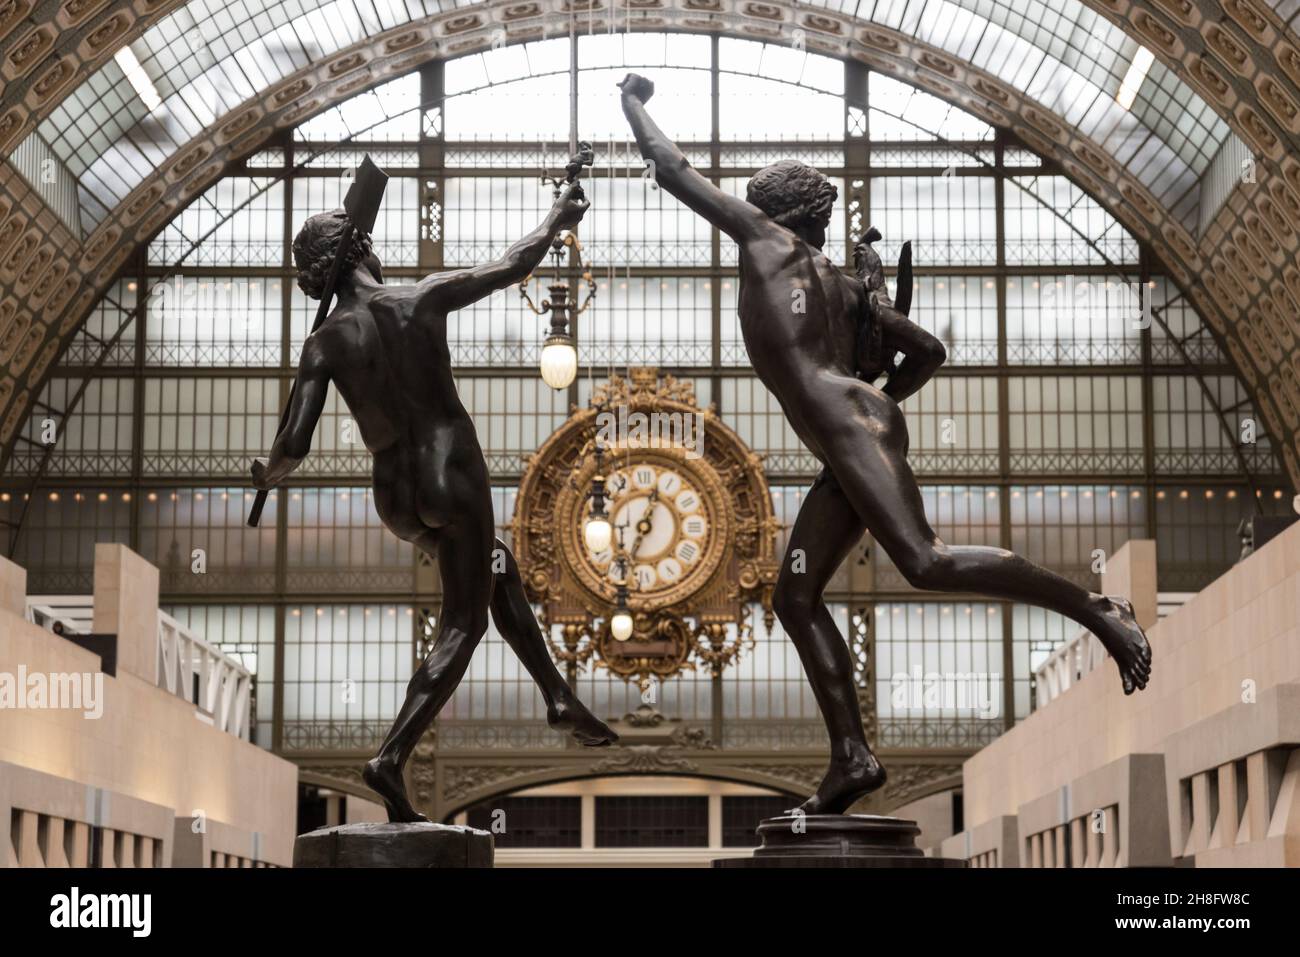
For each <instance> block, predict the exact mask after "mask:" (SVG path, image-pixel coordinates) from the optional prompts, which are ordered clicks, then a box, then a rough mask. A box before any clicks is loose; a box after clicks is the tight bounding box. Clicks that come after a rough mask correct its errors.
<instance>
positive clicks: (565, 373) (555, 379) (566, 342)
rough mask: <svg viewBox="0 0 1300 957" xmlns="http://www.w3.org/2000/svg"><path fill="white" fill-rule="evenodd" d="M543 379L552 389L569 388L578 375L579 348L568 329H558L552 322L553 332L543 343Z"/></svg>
mask: <svg viewBox="0 0 1300 957" xmlns="http://www.w3.org/2000/svg"><path fill="white" fill-rule="evenodd" d="M541 372H542V381H543V382H545V383H546V384H547V385H549V386H550V387H551V388H552V389H567V388H568V387H569V386H571V385H573V380H574V379H576V378H577V377H578V348H577V346H575V345H574V342H573V336H571V335H569V333H568V332H567V330H564V329H561V330H560V331H558V332H557V331H556V327H555V323H554V321H552V323H551V334H550V335H549V336H547V337H546V341H545V342H544V343H542V361H541Z"/></svg>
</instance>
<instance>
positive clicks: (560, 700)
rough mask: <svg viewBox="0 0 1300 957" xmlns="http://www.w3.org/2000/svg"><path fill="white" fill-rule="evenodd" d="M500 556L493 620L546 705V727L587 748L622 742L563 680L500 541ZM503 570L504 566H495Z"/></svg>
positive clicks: (512, 559) (512, 560) (511, 557)
mask: <svg viewBox="0 0 1300 957" xmlns="http://www.w3.org/2000/svg"><path fill="white" fill-rule="evenodd" d="M494 548H495V550H496V553H497V555H498V556H500V558H502V559H504V563H505V570H504V571H500V572H498V573H497V576H496V584H495V586H494V587H493V590H492V620H493V621H494V622H495V623H496V626H497V631H499V632H501V637H502V638H504V639H505V640H506V644H508V645H509V646H510V648H511V650H513V651H514V653H515V655H516V656H518V658H519V660H520V661H521V662H523V666H524V667H525V668H526V669H527V670H528V674H529V675H531V676H532V679H533V681H535V682H536V683H537V688H538V690H539V691H541V693H542V698H543V700H544V701H545V702H546V722H547V724H549V725H550V726H551V727H552V728H554V729H555V730H556V731H567V732H569V733H570V734H572V735H573V736H574V737H575V738H577V739H578V740H579V741H580V742H582V743H583V744H585V745H587V746H588V747H602V746H605V745H609V744H612V743H613V742H615V741H617V740H618V735H617V734H615V733H614V732H613V731H611V730H610V729H609V728H608V727H607V726H606V725H605V723H604V722H603V721H601V720H600V719H599V718H597V717H596V716H595V715H594V714H592V713H591V712H590V711H588V710H587V707H586V706H585V705H584V704H583V703H582V702H581V701H579V700H578V696H577V695H575V694H574V693H573V690H572V689H571V688H570V687H569V685H568V683H567V682H566V681H565V680H564V678H563V676H562V675H561V674H560V672H559V670H558V669H556V667H555V662H554V660H552V658H551V653H550V651H549V649H547V647H546V639H545V638H543V637H542V632H541V630H540V629H539V628H538V626H537V616H536V615H535V614H533V609H532V606H531V605H529V603H528V596H527V594H525V592H524V582H523V579H522V578H521V577H520V575H519V566H518V565H517V564H516V563H515V556H514V555H513V554H511V552H510V549H509V548H507V547H506V544H505V542H503V541H501V539H499V538H498V539H497V540H496V544H495V546H494ZM495 564H496V567H497V568H500V567H501V563H500V561H497V562H495Z"/></svg>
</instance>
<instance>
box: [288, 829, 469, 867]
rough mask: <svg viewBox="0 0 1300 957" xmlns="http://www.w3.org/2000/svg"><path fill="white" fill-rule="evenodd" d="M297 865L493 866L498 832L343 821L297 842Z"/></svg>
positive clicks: (294, 854)
mask: <svg viewBox="0 0 1300 957" xmlns="http://www.w3.org/2000/svg"><path fill="white" fill-rule="evenodd" d="M293 866H294V867H491V866H492V835H491V834H489V833H488V832H487V831H479V830H476V829H475V828H472V827H461V826H460V825H458V824H423V823H419V824H342V825H339V826H337V827H322V828H317V829H316V830H314V831H312V832H311V833H309V834H303V835H300V836H299V837H298V839H297V840H296V841H294V842H293Z"/></svg>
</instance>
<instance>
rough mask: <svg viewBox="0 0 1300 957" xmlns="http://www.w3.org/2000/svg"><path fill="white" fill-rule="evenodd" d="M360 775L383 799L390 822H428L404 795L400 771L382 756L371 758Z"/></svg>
mask: <svg viewBox="0 0 1300 957" xmlns="http://www.w3.org/2000/svg"><path fill="white" fill-rule="evenodd" d="M361 777H362V779H363V780H364V781H365V782H366V785H367V786H368V787H369V788H370V790H372V791H374V792H375V793H376V794H378V795H379V796H380V797H381V798H383V799H384V807H385V808H387V809H388V820H389V823H391V824H415V823H418V822H421V821H423V822H425V823H427V822H428V820H429V819H428V818H427V817H425V816H424V815H423V814H421V813H420V812H419V811H417V810H416V809H415V808H414V807H412V806H411V802H410V800H409V799H408V798H407V797H406V784H405V783H404V782H403V781H402V772H401V771H399V770H398V769H397V766H396V765H394V764H391V763H389V762H388V761H385V760H384V759H383V758H382V757H378V758H371V759H370V760H369V761H367V762H366V766H365V767H364V768H362V770H361Z"/></svg>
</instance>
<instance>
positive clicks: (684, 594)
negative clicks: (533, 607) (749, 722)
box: [513, 368, 780, 688]
mask: <svg viewBox="0 0 1300 957" xmlns="http://www.w3.org/2000/svg"><path fill="white" fill-rule="evenodd" d="M593 508H594V509H595V510H599V511H600V512H601V513H603V515H604V516H607V519H608V522H609V524H610V535H609V539H608V543H607V544H605V545H604V547H603V548H600V549H598V550H595V551H593V550H592V549H591V548H590V547H589V543H590V542H591V541H592V536H591V535H590V534H589V533H588V525H589V524H590V518H591V516H592V513H593ZM513 524H514V542H515V547H516V554H517V556H518V558H519V561H520V566H521V568H522V570H523V573H524V580H525V581H526V582H527V584H528V588H529V597H530V598H532V599H533V600H534V601H536V602H537V603H539V604H540V605H541V606H542V617H543V622H544V624H545V625H546V626H547V628H548V629H552V628H553V626H559V631H560V632H561V633H562V634H563V635H564V636H565V640H564V642H563V646H560V645H557V644H556V643H555V642H552V645H553V647H554V649H555V651H556V652H557V653H559V652H560V651H561V647H562V648H563V651H564V655H563V658H564V660H565V663H566V664H568V665H570V666H571V667H573V666H585V665H587V663H588V659H591V660H593V661H594V662H595V664H596V665H597V666H599V667H604V668H607V669H609V670H610V671H612V672H613V673H615V674H618V675H620V676H622V677H624V678H626V679H628V680H632V679H635V680H637V681H638V683H640V684H641V686H642V688H645V687H646V686H647V685H648V684H649V682H650V681H651V680H653V679H654V678H659V679H661V680H662V679H667V678H671V677H673V676H674V675H677V674H679V673H680V672H682V671H684V670H689V669H693V668H701V669H706V670H709V671H711V672H713V673H714V674H719V673H721V670H722V669H723V668H724V667H726V665H727V664H729V663H730V662H732V661H734V660H736V658H737V657H738V656H739V655H740V654H741V653H742V651H743V649H744V648H745V647H746V646H747V644H748V643H749V633H750V615H749V610H750V606H751V604H753V603H757V604H758V605H759V606H760V607H761V608H762V614H763V618H764V621H765V622H766V623H767V624H768V626H769V627H770V626H771V624H772V623H773V621H774V617H773V614H772V588H773V586H774V584H775V582H776V573H777V562H776V558H775V547H776V533H777V530H778V528H779V527H780V526H779V523H778V522H777V520H776V518H775V516H774V514H773V511H772V499H771V493H770V491H769V489H768V486H767V481H766V479H765V478H764V475H763V470H762V461H761V459H760V458H759V457H758V456H756V455H755V454H754V453H753V452H751V451H750V450H749V448H748V447H746V445H745V444H744V442H743V441H742V440H741V439H740V437H739V436H737V435H736V433H735V432H733V431H732V430H731V429H730V428H728V427H727V426H726V425H724V424H723V423H722V422H721V421H720V419H719V418H718V416H717V414H716V413H715V412H714V411H713V410H712V409H703V408H701V407H700V406H699V405H698V403H697V402H696V400H695V393H694V387H693V386H692V385H691V384H690V383H687V382H681V381H678V380H677V379H675V378H673V377H672V376H662V377H661V376H660V375H659V372H658V370H657V369H655V368H639V369H638V368H634V369H632V370H630V372H629V376H628V378H626V379H625V378H623V377H621V376H612V377H611V378H610V379H609V381H608V382H605V383H602V384H600V385H598V386H597V388H596V389H595V390H594V393H593V396H592V403H591V405H590V407H588V408H585V409H575V410H574V411H573V413H572V414H571V415H570V417H569V419H568V420H567V421H566V422H565V423H564V425H562V426H561V427H560V428H559V429H557V430H556V432H555V433H554V434H553V435H552V436H551V437H550V438H549V439H548V440H547V441H546V442H545V443H544V444H543V445H542V447H541V449H539V450H538V452H537V453H536V455H534V456H533V457H532V459H531V460H530V461H529V465H528V469H527V471H526V472H525V475H524V478H523V481H522V482H521V484H520V489H519V495H518V497H517V499H516V504H515V515H514V523H513ZM603 541H604V539H603V537H602V536H597V544H601V543H603ZM620 586H623V587H624V588H625V589H626V599H625V600H626V607H627V610H628V611H629V612H630V614H631V616H632V621H633V628H632V634H631V636H630V637H629V638H628V639H627V640H618V638H617V636H616V635H614V634H611V629H610V618H611V617H612V614H613V611H614V609H615V608H616V607H618V604H619V600H620V599H619V588H620ZM579 638H582V639H585V640H579ZM579 646H581V647H582V649H583V650H584V651H586V652H587V653H586V654H584V655H575V654H574V652H575V650H576V649H577V648H578V647H579Z"/></svg>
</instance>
